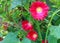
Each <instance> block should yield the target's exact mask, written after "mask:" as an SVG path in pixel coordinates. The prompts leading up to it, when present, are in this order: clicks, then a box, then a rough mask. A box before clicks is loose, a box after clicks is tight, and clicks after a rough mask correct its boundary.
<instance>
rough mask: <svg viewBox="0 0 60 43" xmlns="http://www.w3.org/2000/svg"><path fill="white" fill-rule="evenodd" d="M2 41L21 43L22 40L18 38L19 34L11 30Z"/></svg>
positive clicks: (3, 42) (4, 42)
mask: <svg viewBox="0 0 60 43" xmlns="http://www.w3.org/2000/svg"><path fill="white" fill-rule="evenodd" d="M1 43H20V40H19V39H18V38H17V34H15V33H12V32H10V33H8V34H7V36H6V37H5V39H4V40H3V41H2V42H1Z"/></svg>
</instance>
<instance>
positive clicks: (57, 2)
mask: <svg viewBox="0 0 60 43" xmlns="http://www.w3.org/2000/svg"><path fill="white" fill-rule="evenodd" d="M50 1H51V2H52V3H54V4H55V6H56V7H60V0H50Z"/></svg>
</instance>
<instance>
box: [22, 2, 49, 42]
mask: <svg viewBox="0 0 60 43" xmlns="http://www.w3.org/2000/svg"><path fill="white" fill-rule="evenodd" d="M29 10H30V13H31V15H32V17H33V18H34V19H36V20H44V19H45V18H46V17H47V15H48V10H49V7H48V6H47V4H46V3H44V2H40V1H36V2H33V3H32V5H31V6H30V9H29ZM22 28H23V30H25V31H29V32H28V34H27V38H29V39H30V40H33V41H35V40H36V39H37V37H38V34H37V32H36V31H34V29H33V25H32V24H31V23H30V22H29V21H27V20H24V21H22ZM44 42H45V41H44V40H43V41H42V43H44Z"/></svg>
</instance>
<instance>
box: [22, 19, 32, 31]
mask: <svg viewBox="0 0 60 43" xmlns="http://www.w3.org/2000/svg"><path fill="white" fill-rule="evenodd" d="M22 28H23V29H24V30H25V31H28V30H29V31H31V30H33V26H32V24H31V23H30V22H29V21H27V20H24V21H22Z"/></svg>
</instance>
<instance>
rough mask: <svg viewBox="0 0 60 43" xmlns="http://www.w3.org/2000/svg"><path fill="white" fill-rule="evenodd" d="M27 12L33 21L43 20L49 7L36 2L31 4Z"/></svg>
mask: <svg viewBox="0 0 60 43" xmlns="http://www.w3.org/2000/svg"><path fill="white" fill-rule="evenodd" d="M29 10H30V13H31V15H32V17H33V18H34V19H36V20H44V19H45V18H46V16H47V15H48V10H49V7H48V5H47V4H46V3H44V2H40V1H36V2H33V3H32V5H31V6H30V9H29Z"/></svg>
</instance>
